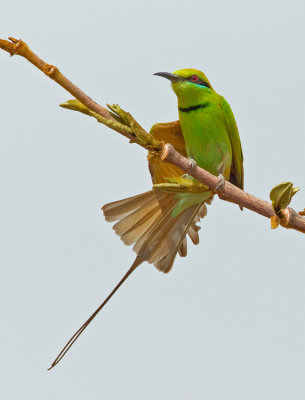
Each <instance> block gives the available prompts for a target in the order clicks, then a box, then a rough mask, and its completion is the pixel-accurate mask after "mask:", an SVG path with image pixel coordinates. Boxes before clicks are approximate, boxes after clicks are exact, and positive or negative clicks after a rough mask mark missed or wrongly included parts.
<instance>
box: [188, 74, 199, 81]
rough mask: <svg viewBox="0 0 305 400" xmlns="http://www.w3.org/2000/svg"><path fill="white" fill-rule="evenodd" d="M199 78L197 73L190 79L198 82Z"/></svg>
mask: <svg viewBox="0 0 305 400" xmlns="http://www.w3.org/2000/svg"><path fill="white" fill-rule="evenodd" d="M198 80H199V78H198V76H197V75H192V76H191V77H190V81H191V82H198Z"/></svg>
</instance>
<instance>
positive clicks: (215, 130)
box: [156, 69, 244, 216]
mask: <svg viewBox="0 0 305 400" xmlns="http://www.w3.org/2000/svg"><path fill="white" fill-rule="evenodd" d="M156 75H159V76H162V77H164V78H167V79H169V80H170V81H171V82H172V88H173V90H174V92H175V93H176V95H177V98H178V109H179V121H180V125H181V129H182V133H183V137H184V141H185V148H186V153H187V156H188V157H189V158H191V159H194V160H195V161H196V163H197V165H198V166H199V167H201V168H204V169H205V170H207V171H209V172H211V173H212V174H213V175H216V176H218V175H219V174H222V175H223V176H224V178H225V180H228V181H230V182H232V183H233V184H234V185H236V186H238V187H240V188H241V189H243V187H244V172H243V154H242V149H241V144H240V138H239V133H238V129H237V125H236V122H235V118H234V115H233V112H232V110H231V107H230V106H229V104H228V102H227V101H226V100H225V99H224V98H223V97H222V96H220V95H219V94H218V93H216V92H215V90H214V89H213V88H212V86H211V84H210V82H209V81H208V79H207V77H206V76H205V74H204V73H203V72H201V71H198V70H196V69H181V70H178V71H175V72H174V73H173V74H170V73H166V72H160V73H157V74H156ZM178 196H179V197H180V201H179V203H178V204H177V206H176V208H175V210H174V213H173V216H175V215H178V214H179V213H180V212H182V211H184V210H185V209H186V208H187V207H189V206H190V205H191V204H192V199H193V204H196V203H198V202H200V196H198V195H197V196H194V195H192V194H189V195H188V196H186V195H183V194H179V195H178ZM206 197H207V194H206V193H203V194H202V199H201V201H205V200H206Z"/></svg>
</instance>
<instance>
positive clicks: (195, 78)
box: [155, 68, 214, 106]
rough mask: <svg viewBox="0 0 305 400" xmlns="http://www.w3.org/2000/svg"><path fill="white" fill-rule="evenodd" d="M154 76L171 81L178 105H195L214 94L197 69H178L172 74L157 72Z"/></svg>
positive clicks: (206, 79) (204, 77)
mask: <svg viewBox="0 0 305 400" xmlns="http://www.w3.org/2000/svg"><path fill="white" fill-rule="evenodd" d="M155 75H157V76H161V77H163V78H166V79H168V80H170V81H171V84H172V88H173V91H174V92H175V93H176V95H177V98H178V103H179V104H180V105H187V106H188V105H196V104H197V103H198V102H200V101H202V100H203V99H206V98H207V97H208V96H209V95H210V94H211V93H213V92H214V90H213V88H212V86H211V84H210V82H209V80H208V78H207V77H206V76H205V74H204V73H203V72H201V71H199V70H198V69H193V68H186V69H179V70H177V71H175V72H173V73H169V72H157V73H156V74H155Z"/></svg>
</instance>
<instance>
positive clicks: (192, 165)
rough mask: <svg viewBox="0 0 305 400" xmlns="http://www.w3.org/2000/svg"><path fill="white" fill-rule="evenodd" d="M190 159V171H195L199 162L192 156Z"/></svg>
mask: <svg viewBox="0 0 305 400" xmlns="http://www.w3.org/2000/svg"><path fill="white" fill-rule="evenodd" d="M189 161H190V172H193V171H194V169H195V168H196V167H197V163H196V161H195V160H194V159H193V158H190V159H189Z"/></svg>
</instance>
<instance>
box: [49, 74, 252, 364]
mask: <svg viewBox="0 0 305 400" xmlns="http://www.w3.org/2000/svg"><path fill="white" fill-rule="evenodd" d="M154 75H156V76H159V77H163V78H166V79H168V80H169V81H170V82H171V86H172V89H173V91H174V93H175V94H176V96H177V100H178V113H179V120H178V121H174V122H168V123H157V124H155V125H153V126H152V128H151V130H150V134H151V135H152V136H153V137H154V138H156V139H158V140H160V141H163V142H166V143H171V144H172V145H173V146H174V148H175V149H176V150H177V151H178V152H179V153H180V154H182V155H183V156H185V157H188V158H189V159H191V160H192V162H194V165H196V164H197V165H198V166H199V167H201V168H204V169H206V170H207V171H209V172H210V173H212V174H213V175H216V176H219V185H223V184H224V181H225V180H227V181H230V182H231V183H233V184H234V185H236V186H237V187H239V188H241V189H243V187H244V172H243V153H242V148H241V142H240V137H239V132H238V128H237V124H236V121H235V118H234V115H233V112H232V110H231V107H230V105H229V104H228V102H227V101H226V100H225V98H224V97H222V96H221V95H219V94H218V93H216V91H215V90H214V89H213V87H212V86H211V84H210V82H209V81H208V79H207V77H206V75H205V74H204V73H203V72H202V71H199V70H197V69H192V68H186V69H180V70H177V71H175V72H173V73H169V72H158V73H156V74H154ZM147 159H148V168H149V171H150V174H151V179H152V183H153V185H154V186H153V189H152V190H150V191H147V192H145V193H142V194H139V195H136V196H132V197H129V198H126V199H122V200H118V201H114V202H111V203H108V204H106V205H104V206H103V207H102V211H103V213H104V216H105V219H106V221H108V222H116V223H115V225H114V226H113V229H114V231H115V233H116V234H117V235H119V236H120V238H121V240H122V241H123V242H124V243H125V244H126V245H131V244H134V246H133V250H134V251H135V252H136V258H135V260H134V262H133V264H132V265H131V267H130V268H129V270H128V271H127V273H126V274H125V275H124V276H123V278H122V279H121V280H120V282H119V283H118V284H117V286H116V287H115V288H114V289H113V290H112V292H111V293H110V294H109V295H108V297H107V298H106V299H105V300H104V301H103V303H102V304H101V305H100V306H99V307H98V308H97V309H96V310H95V311H94V313H93V314H92V315H91V316H90V317H89V319H88V320H87V321H86V322H85V323H84V324H83V325H82V326H81V327H80V328H79V330H78V331H77V332H75V334H74V335H73V336H72V337H71V338H70V340H69V341H68V342H67V343H66V345H65V346H64V348H63V349H62V351H61V352H60V353H59V354H58V356H57V358H56V359H55V360H54V362H53V363H52V365H51V367H50V368H49V369H51V368H53V367H54V366H55V365H56V364H58V363H59V361H60V360H61V359H62V358H63V357H64V355H65V354H66V353H67V351H68V350H69V349H70V347H71V346H72V345H73V343H74V342H75V341H76V340H77V339H78V337H79V336H80V335H81V334H82V332H83V331H84V330H85V329H86V328H87V326H88V325H89V324H90V322H91V321H92V320H93V319H94V318H95V316H96V315H97V314H98V313H99V312H100V311H101V309H102V308H103V307H104V306H105V304H106V303H107V302H108V301H109V300H110V298H111V297H112V296H113V295H114V293H115V292H116V291H117V290H118V289H119V288H120V286H121V285H122V284H123V283H124V282H125V281H126V279H127V278H128V277H129V276H130V275H131V274H132V273H133V272H134V271H135V270H136V269H137V267H138V266H139V265H141V264H142V263H143V262H145V261H146V262H148V263H151V264H154V266H155V267H156V268H157V269H158V270H160V271H162V272H164V273H168V272H169V271H170V270H171V269H172V266H173V263H174V260H175V257H176V255H177V253H179V255H180V256H181V257H185V256H186V255H187V236H188V237H189V238H190V239H191V241H192V242H193V243H194V244H195V245H196V244H198V243H199V234H198V231H199V229H200V227H199V226H198V225H197V223H198V222H200V219H202V218H203V217H205V215H206V213H207V207H206V204H210V203H211V201H212V199H213V195H214V193H213V192H212V191H211V190H209V188H208V187H206V188H205V189H204V190H202V191H201V192H200V193H193V192H190V193H179V192H172V191H167V190H162V189H160V187H161V186H162V184H163V186H164V184H165V187H166V183H167V182H168V181H169V180H170V179H173V180H175V179H178V178H179V177H181V176H182V177H184V179H187V180H188V181H190V182H191V183H192V182H194V180H193V178H192V177H190V176H185V175H184V172H183V171H182V170H180V169H179V168H178V167H176V166H175V165H173V164H170V163H168V162H165V161H162V160H160V159H159V158H158V157H157V156H155V155H154V154H153V153H151V152H149V153H148V157H147Z"/></svg>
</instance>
